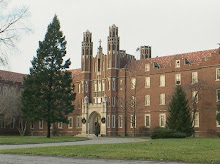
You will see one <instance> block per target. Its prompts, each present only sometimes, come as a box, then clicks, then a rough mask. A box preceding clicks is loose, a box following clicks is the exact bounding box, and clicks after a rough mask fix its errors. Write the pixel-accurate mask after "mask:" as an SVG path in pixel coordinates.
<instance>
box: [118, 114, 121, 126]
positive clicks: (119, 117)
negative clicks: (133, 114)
mask: <svg viewBox="0 0 220 164" xmlns="http://www.w3.org/2000/svg"><path fill="white" fill-rule="evenodd" d="M118 128H122V115H120V116H118Z"/></svg>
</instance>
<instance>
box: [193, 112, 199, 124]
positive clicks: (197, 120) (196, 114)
mask: <svg viewBox="0 0 220 164" xmlns="http://www.w3.org/2000/svg"><path fill="white" fill-rule="evenodd" d="M193 125H194V127H199V112H196V113H195V119H194V120H193Z"/></svg>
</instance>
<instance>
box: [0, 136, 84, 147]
mask: <svg viewBox="0 0 220 164" xmlns="http://www.w3.org/2000/svg"><path fill="white" fill-rule="evenodd" d="M85 139H87V138H84V137H73V136H65V137H64V136H62V137H51V138H46V137H45V136H25V137H21V136H0V145H2V144H33V143H34V144H35V143H49V142H65V141H78V140H85Z"/></svg>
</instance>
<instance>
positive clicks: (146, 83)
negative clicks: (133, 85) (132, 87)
mask: <svg viewBox="0 0 220 164" xmlns="http://www.w3.org/2000/svg"><path fill="white" fill-rule="evenodd" d="M145 88H150V77H145Z"/></svg>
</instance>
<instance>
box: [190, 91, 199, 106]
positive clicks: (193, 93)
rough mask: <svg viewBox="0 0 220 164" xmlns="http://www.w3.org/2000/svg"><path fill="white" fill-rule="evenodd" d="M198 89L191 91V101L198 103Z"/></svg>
mask: <svg viewBox="0 0 220 164" xmlns="http://www.w3.org/2000/svg"><path fill="white" fill-rule="evenodd" d="M198 97H199V96H198V91H193V92H192V101H193V102H196V103H198V101H199V99H198Z"/></svg>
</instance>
